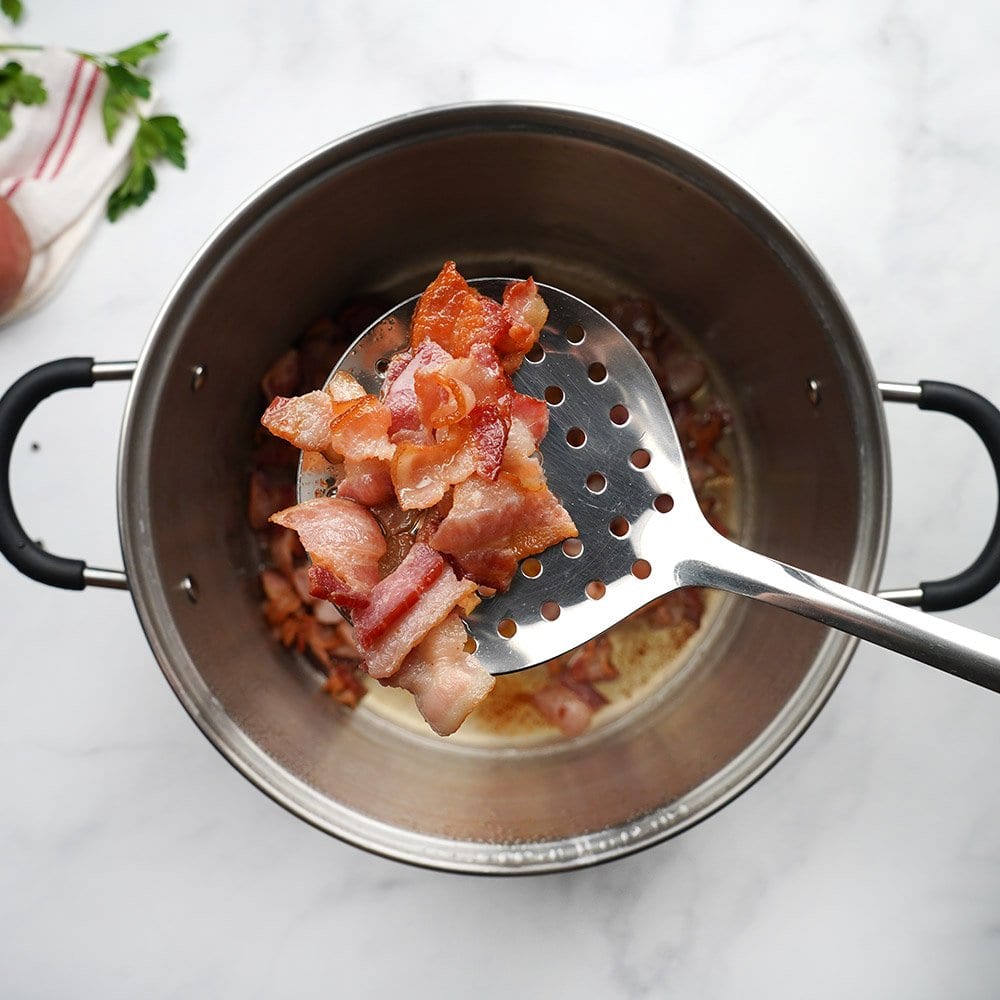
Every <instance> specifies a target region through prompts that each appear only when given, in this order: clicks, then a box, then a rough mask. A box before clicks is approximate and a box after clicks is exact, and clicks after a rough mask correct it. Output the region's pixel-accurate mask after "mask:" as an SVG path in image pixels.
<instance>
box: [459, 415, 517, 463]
mask: <svg viewBox="0 0 1000 1000" xmlns="http://www.w3.org/2000/svg"><path fill="white" fill-rule="evenodd" d="M469 420H470V423H471V424H472V432H471V434H470V436H469V438H470V441H471V442H472V453H473V456H474V460H475V469H476V472H478V473H479V475H481V476H482V477H483V478H484V479H496V477H497V475H498V474H499V472H500V464H501V463H502V462H503V453H504V449H505V448H506V447H507V435H508V433H509V432H510V417H509V416H505V414H504V412H503V411H502V410H501V408H500V407H499V406H494V405H493V404H491V403H487V404H484V405H478V404H477V405H476V406H475V407H474V408H473V410H472V413H471V414H470V415H469Z"/></svg>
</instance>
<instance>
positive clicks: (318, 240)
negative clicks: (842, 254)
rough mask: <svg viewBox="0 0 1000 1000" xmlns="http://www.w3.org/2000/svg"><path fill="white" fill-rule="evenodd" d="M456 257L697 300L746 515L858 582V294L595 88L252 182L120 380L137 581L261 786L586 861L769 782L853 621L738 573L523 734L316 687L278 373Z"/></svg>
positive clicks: (421, 124)
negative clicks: (431, 728)
mask: <svg viewBox="0 0 1000 1000" xmlns="http://www.w3.org/2000/svg"><path fill="white" fill-rule="evenodd" d="M449 258H451V259H455V260H457V261H458V262H459V266H460V268H461V270H462V271H463V273H465V274H466V275H467V276H469V277H475V276H480V275H510V276H518V275H523V274H527V273H531V274H534V276H535V277H536V278H537V279H538V280H540V281H543V282H547V283H550V284H554V285H557V286H561V287H563V288H566V289H567V290H569V291H571V292H574V293H575V294H577V295H580V296H581V297H583V298H585V299H587V300H589V301H591V302H592V303H594V304H595V305H597V306H598V307H601V306H606V305H607V304H608V303H609V302H611V301H613V300H614V299H615V298H616V297H618V296H620V295H623V294H625V295H639V296H644V297H648V298H652V299H654V300H655V301H656V302H657V303H658V304H659V305H660V307H661V308H662V309H663V310H664V311H665V312H667V313H668V314H671V315H674V316H675V317H677V318H678V319H679V320H680V322H681V323H682V324H683V325H684V326H685V327H686V328H687V329H688V330H690V331H691V332H692V334H693V336H694V338H695V340H696V342H697V346H698V350H699V351H700V352H701V353H702V354H703V355H704V356H705V357H707V359H708V360H709V363H710V365H711V366H712V368H713V369H714V371H715V373H716V375H717V378H718V380H719V381H720V382H721V385H720V388H721V389H722V391H723V394H724V395H725V397H726V399H727V402H728V403H729V405H730V406H731V407H732V409H733V410H734V413H735V425H736V428H737V442H736V444H737V451H738V454H739V460H740V464H741V469H742V475H741V480H742V483H741V493H740V498H739V502H740V509H741V518H740V539H739V540H741V541H742V542H744V543H745V544H747V545H750V546H751V547H754V548H757V549H759V550H760V551H762V552H765V553H767V554H769V555H773V556H776V557H778V558H781V559H783V560H785V561H788V562H790V563H792V564H793V565H798V566H801V567H803V568H805V569H809V570H812V571H815V572H818V573H821V574H823V575H826V576H829V577H831V578H833V579H835V580H842V581H845V582H848V583H851V584H853V585H856V586H860V587H863V588H870V587H871V586H873V584H874V583H875V581H876V580H877V576H878V572H879V570H880V567H881V558H882V550H883V545H884V540H885V517H886V502H887V468H886V455H885V449H884V428H883V424H882V415H881V411H880V408H879V405H878V403H877V400H876V398H875V393H874V387H873V380H872V375H871V372H870V370H869V368H868V363H867V359H866V358H865V355H864V352H863V349H862V348H861V346H860V343H859V341H858V338H857V336H856V334H855V332H854V330H853V327H852V325H851V322H850V319H849V317H848V316H847V315H846V313H845V311H844V309H843V307H842V305H841V303H840V302H839V300H838V299H837V297H836V295H835V293H834V292H833V290H832V288H831V287H830V285H829V283H828V281H827V280H826V278H825V276H824V275H823V274H822V272H821V271H819V269H818V268H817V266H816V265H815V263H814V262H813V260H812V259H811V257H810V256H809V255H808V253H807V252H806V251H805V250H804V249H803V248H802V247H801V245H800V244H799V243H798V242H797V241H796V240H795V238H794V236H793V235H792V234H791V233H790V232H789V231H788V230H787V229H786V228H785V227H783V226H782V225H781V224H780V223H779V222H778V221H777V220H776V219H775V218H774V217H773V215H771V214H770V213H769V212H768V211H767V210H766V209H765V208H764V207H763V206H761V205H760V203H759V202H757V201H756V200H755V199H753V198H752V197H751V196H750V195H748V194H747V192H746V191H745V190H744V189H743V188H742V187H740V186H739V185H738V184H737V183H735V182H734V181H732V180H731V179H729V178H727V177H726V176H725V175H724V174H722V173H721V172H719V171H717V170H715V169H714V168H712V167H710V166H708V165H707V164H705V162H704V161H702V160H701V159H699V158H697V157H695V156H694V155H693V154H691V153H689V152H687V151H685V150H683V149H680V148H678V147H676V146H674V145H672V144H670V143H667V142H665V141H664V140H661V139H657V138H655V137H652V136H649V135H646V134H645V133H642V132H639V131H637V130H635V129H631V128H628V127H625V126H622V125H619V124H617V123H613V122H608V121H604V120H602V119H599V118H594V117H591V116H587V115H583V114H580V113H577V112H565V111H559V110H555V109H546V108H517V107H513V106H483V107H478V108H473V107H468V108H457V109H448V110H444V111H436V112H429V113H425V114H423V115H419V116H412V117H409V118H406V119H401V120H397V121H394V122H389V123H386V124H384V125H382V126H379V127H376V128H374V129H371V130H368V131H366V132H363V133H360V134H358V135H356V136H353V137H349V138H348V139H346V140H343V141H341V142H339V143H336V144H334V145H333V146H331V147H328V148H327V149H325V150H322V151H320V152H319V153H317V154H314V155H313V156H312V157H310V158H308V159H307V160H305V161H303V162H302V163H301V164H299V165H298V166H296V167H295V168H293V169H291V170H290V171H289V172H288V173H286V174H285V175H283V176H282V177H281V178H279V179H278V180H277V181H275V182H273V183H272V184H271V185H270V186H268V187H267V188H266V189H265V190H264V191H263V192H261V193H260V194H259V195H258V196H256V197H255V199H254V200H253V201H252V202H251V203H249V204H248V205H247V206H246V207H245V208H244V209H242V210H241V211H240V212H239V213H238V214H237V215H236V216H234V217H233V219H231V220H230V221H229V222H228V223H227V224H226V225H225V226H223V227H222V229H221V230H220V231H219V232H218V233H217V234H216V236H215V237H214V239H213V241H212V242H211V243H210V244H209V245H208V247H207V248H206V249H205V250H204V251H203V252H202V254H201V255H200V257H199V258H198V259H197V260H196V262H195V263H194V264H193V265H192V267H191V268H190V269H189V271H188V273H187V274H186V275H185V276H184V277H183V278H182V280H181V281H180V283H179V284H178V286H177V288H176V289H175V291H174V292H173V294H172V296H171V298H170V300H169V302H168V304H167V306H166V307H165V309H164V310H163V312H162V314H161V316H160V318H159V319H158V321H157V324H156V328H155V330H154V332H153V334H152V335H151V337H150V340H149V342H148V344H147V347H146V349H145V351H144V354H143V357H142V359H141V363H140V366H139V371H138V373H137V376H136V379H135V382H134V385H133V390H132V393H131V396H130V402H129V410H128V414H127V418H126V426H125V432H124V435H123V445H122V461H121V469H120V517H121V528H122V538H123V546H124V549H125V558H126V565H127V569H128V572H129V576H130V579H131V581H132V587H133V593H134V597H135V600H136V604H137V607H138V609H139V612H140V615H141V616H142V619H143V623H144V626H145V628H146V631H147V634H148V635H149V637H150V641H151V643H152V645H153V647H154V650H155V651H156V653H157V656H158V659H159V661H160V663H161V665H162V667H163V669H164V672H165V673H166V675H167V677H168V679H169V680H170V682H171V684H172V685H173V686H174V688H175V690H176V691H177V693H178V695H179V696H180V697H181V700H182V701H183V702H184V704H185V705H186V707H187V708H188V710H189V711H190V712H191V713H192V715H193V716H194V718H195V719H196V721H197V722H198V723H199V725H200V726H201V727H202V728H203V729H204V730H205V732H206V733H207V734H208V735H209V736H210V738H211V739H212V740H213V741H214V742H215V743H216V744H217V745H218V746H219V747H220V749H221V750H222V751H223V752H224V753H225V754H226V755H227V756H228V757H229V758H230V759H231V760H233V762H234V763H236V764H237V766H239V767H240V769H241V770H243V771H244V772H245V773H246V774H247V775H248V776H249V777H251V778H252V779H253V780H254V781H255V782H257V783H258V784H259V785H260V786H261V787H262V788H264V790H265V791H267V792H268V793H269V794H271V795H273V796H274V797H275V798H277V799H278V800H279V801H280V802H282V803H283V804H285V805H287V806H288V807H289V808H292V809H293V810H294V811H295V812H297V813H298V814H300V815H302V816H303V817H304V818H306V819H308V820H309V821H310V822H313V823H315V824H317V825H319V826H321V827H323V828H324V829H327V830H330V831H331V832H334V833H337V834H338V835H340V836H343V837H346V838H347V839H349V840H352V841H354V842H356V843H359V844H361V845H363V846H366V847H369V848H372V849H375V850H378V851H380V852H382V853H385V854H388V855H391V856H394V857H400V858H404V859H406V860H411V861H417V862H421V863H426V864H431V865H436V866H440V867H445V868H457V869H467V870H479V871H525V870H541V869H546V868H557V867H565V866H571V865H579V864H585V863H588V862H590V861H593V860H599V859H602V858H606V857H609V856H613V855H614V854H619V853H623V852H625V851H627V850H631V849H634V848H636V847H638V846H642V845H644V844H647V843H651V842H653V841H655V840H658V839H662V838H663V837H665V836H667V835H669V834H670V833H671V832H674V831H676V830H679V829H682V828H683V827H684V826H686V825H689V824H690V823H692V822H694V821H696V820H697V819H699V818H701V817H702V816H703V815H705V814H707V813H708V812H710V811H712V810H713V809H714V808H717V807H718V806H719V805H721V804H722V803H724V802H725V801H727V800H728V799H729V798H731V797H732V796H733V795H735V794H736V793H737V792H738V791H739V790H740V789H742V788H743V787H745V786H746V785H747V784H749V783H750V782H751V781H752V780H753V779H754V778H755V777H757V776H758V775H759V774H760V773H762V772H763V771H764V770H765V769H766V768H767V767H768V766H769V765H770V764H771V763H772V762H773V761H774V760H775V759H776V758H777V757H778V756H779V755H780V754H781V753H782V752H783V751H784V750H785V749H786V748H787V746H788V745H790V743H791V742H792V741H793V740H794V738H795V737H796V736H797V735H798V733H799V732H800V731H801V730H802V728H804V726H805V725H807V724H808V722H809V721H810V720H811V718H812V717H813V715H814V714H815V712H816V711H817V710H818V708H819V707H820V706H821V704H822V702H823V700H824V699H825V697H826V696H827V694H828V693H829V691H830V690H831V689H832V687H833V685H834V684H835V682H836V680H837V678H838V677H839V674H840V671H841V670H842V668H843V665H844V663H845V662H846V658H847V655H848V654H849V652H850V650H851V649H852V647H853V640H850V639H848V638H846V637H844V636H841V635H839V634H830V633H828V631H827V630H826V629H824V628H822V627H820V626H817V625H815V624H814V623H811V622H807V621H805V620H803V619H799V618H796V617H794V616H791V615H788V614H785V613H783V612H780V611H777V610H774V609H768V608H764V607H762V606H759V605H752V603H751V602H747V601H740V600H737V599H728V598H727V599H724V600H722V601H721V602H720V603H719V606H718V608H717V609H716V614H715V615H714V626H709V627H706V628H705V629H704V630H703V632H704V634H703V635H702V636H700V637H699V638H698V639H697V640H696V641H698V646H697V648H696V649H694V650H693V652H692V657H691V662H690V663H689V664H688V666H687V667H686V668H685V670H684V673H683V675H682V677H680V678H679V680H678V682H677V683H674V684H671V685H670V686H669V688H668V689H665V690H664V692H663V693H662V696H660V697H656V698H653V699H651V700H650V702H649V704H645V705H642V706H640V707H638V708H637V709H636V710H634V711H632V712H631V713H629V714H628V715H627V716H626V717H624V718H623V719H622V720H619V722H618V723H616V724H615V725H613V726H609V727H605V728H603V729H600V730H598V731H596V732H594V733H591V734H588V735H585V736H583V737H581V738H579V739H576V740H571V741H565V742H562V743H558V744H553V745H548V746H542V747H535V748H527V749H525V748H522V749H508V750H500V749H496V748H494V749H492V750H486V749H477V748H474V747H463V746H461V745H454V744H450V743H449V742H448V741H445V740H440V739H436V738H433V737H431V736H427V737H423V736H420V735H417V734H414V733H412V732H410V731H408V730H406V729H403V728H400V727H398V726H393V725H391V724H389V723H387V722H385V721H384V720H382V719H379V718H378V717H377V716H376V715H375V714H374V713H373V712H371V711H366V710H364V708H362V709H361V710H358V711H357V712H355V713H351V712H349V711H347V710H344V709H341V708H340V707H339V706H337V705H336V704H335V703H333V702H332V701H331V700H330V699H329V698H327V697H326V696H324V695H323V694H322V693H321V692H320V690H319V680H318V677H317V674H316V673H315V671H314V670H313V669H312V668H311V667H309V666H308V665H307V664H306V663H304V662H301V661H298V660H296V659H295V658H294V657H290V656H289V654H287V653H286V652H285V651H284V650H282V649H281V648H280V647H278V645H277V644H276V643H275V642H274V641H273V640H272V639H271V638H270V636H269V635H268V632H267V628H266V626H265V624H264V622H263V620H262V618H261V615H260V601H261V596H260V592H259V589H258V584H257V568H258V566H257V558H258V556H257V549H256V546H255V544H254V540H253V538H252V535H251V533H250V531H249V529H248V527H247V524H246V505H247V476H248V471H249V452H250V445H251V437H252V435H251V428H252V427H253V426H254V423H255V422H256V421H257V420H258V419H259V416H260V410H261V401H260V395H259V389H258V383H259V379H260V376H261V374H262V373H263V372H264V371H265V370H266V368H267V367H268V365H269V364H270V362H271V361H272V360H273V359H274V358H275V357H276V356H277V355H278V354H280V353H281V351H282V350H284V349H285V348H286V347H287V346H288V345H289V344H290V343H291V342H292V341H293V340H294V339H295V338H296V337H297V336H298V334H299V333H300V332H301V330H302V329H303V328H304V327H305V326H306V325H307V324H308V323H309V322H310V321H311V320H313V319H314V318H315V317H316V316H317V315H320V314H323V313H325V312H329V311H330V310H331V309H332V308H333V307H335V306H336V305H337V304H338V303H340V302H342V301H344V300H346V299H348V298H351V297H354V296H357V295H359V294H362V293H370V292H376V293H380V294H383V295H385V296H386V297H388V298H389V299H390V300H398V299H401V298H403V297H406V296H409V295H411V294H413V293H415V292H416V291H419V290H420V288H422V287H423V286H424V285H425V284H426V282H427V281H428V280H429V279H430V278H431V277H432V276H433V274H434V273H436V271H437V269H438V268H439V267H440V265H441V262H442V261H443V260H445V259H449ZM199 365H200V366H203V368H204V369H205V373H206V377H205V378H204V380H203V384H202V385H201V388H199V389H198V390H197V391H194V390H193V388H192V378H191V372H192V369H193V368H194V367H195V366H199ZM810 380H815V381H817V382H818V383H819V384H820V402H819V404H818V405H815V404H814V403H813V402H812V401H811V399H810V394H809V391H808V385H809V382H810ZM187 577H192V578H194V580H196V581H197V587H198V600H197V602H192V601H191V600H190V599H189V597H188V596H187V594H186V592H185V590H184V589H183V588H182V581H183V580H185V578H187Z"/></svg>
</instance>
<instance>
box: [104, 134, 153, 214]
mask: <svg viewBox="0 0 1000 1000" xmlns="http://www.w3.org/2000/svg"><path fill="white" fill-rule="evenodd" d="M155 190H156V177H155V176H154V175H153V171H152V168H151V167H150V166H149V164H148V163H146V162H145V160H143V159H142V158H141V157H138V156H136V154H135V147H133V149H132V165H131V167H130V168H129V172H128V173H127V174H126V175H125V180H123V181H122V182H121V184H119V185H118V187H116V188H115V190H114V191H112V192H111V196H110V197H109V198H108V218H109V219H110V220H111V221H112V222H114V221H115V220H116V219H118V217H119V216H120V215H121V214H122V212H124V211H125V210H126V209H127V208H138V207H139V206H140V205H142V204H143V203H144V202H145V200H146V199H147V198H148V197H149V196H150V195H151V194H152V193H153V192H154V191H155Z"/></svg>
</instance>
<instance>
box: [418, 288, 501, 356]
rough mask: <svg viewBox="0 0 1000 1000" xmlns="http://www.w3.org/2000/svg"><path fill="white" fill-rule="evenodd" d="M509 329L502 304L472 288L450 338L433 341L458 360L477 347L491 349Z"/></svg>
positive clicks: (437, 338)
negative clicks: (479, 345)
mask: <svg viewBox="0 0 1000 1000" xmlns="http://www.w3.org/2000/svg"><path fill="white" fill-rule="evenodd" d="M509 328H510V319H509V318H508V317H507V316H506V315H505V314H504V311H503V308H502V307H501V305H500V303H499V302H494V301H493V299H491V298H487V297H486V296H485V295H483V294H482V293H481V292H477V291H475V290H474V289H470V290H469V293H468V295H466V297H465V301H464V302H463V303H462V308H461V310H460V311H459V313H458V317H457V318H456V320H455V325H454V327H453V329H452V331H451V335H450V336H448V337H446V338H444V339H439V337H438V336H435V337H434V339H435V340H436V341H437V342H438V343H439V344H440V345H441V346H442V347H444V348H445V350H447V351H448V353H449V354H451V355H452V356H454V357H456V358H465V357H468V356H469V352H470V351H471V350H472V348H473V346H474V345H475V344H483V345H486V346H488V347H492V346H493V345H494V344H495V343H496V342H497V341H498V340H500V339H501V338H502V337H503V336H504V335H505V334H506V333H507V331H508V329H509Z"/></svg>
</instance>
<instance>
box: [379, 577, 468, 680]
mask: <svg viewBox="0 0 1000 1000" xmlns="http://www.w3.org/2000/svg"><path fill="white" fill-rule="evenodd" d="M475 590H476V585H475V583H473V582H472V581H471V580H459V579H458V578H457V577H456V576H455V573H454V571H453V570H452V569H451V567H450V566H445V567H444V569H442V571H441V573H440V575H439V576H438V578H437V579H436V580H435V581H434V582H433V583H432V584H431V585H430V587H428V589H427V590H425V591H424V592H423V594H421V595H420V599H419V600H418V601H417V603H416V604H414V606H413V607H412V608H410V610H409V611H407V612H406V614H405V615H404V616H403V617H402V618H400V619H399V621H397V622H396V625H395V627H394V628H391V629H389V631H387V632H386V633H385V634H384V635H382V636H381V637H380V638H378V639H376V640H374V641H373V642H372V643H371V644H370V645H369V646H368V648H367V649H366V650H365V670H367V671H368V673H369V674H371V676H372V677H376V678H378V679H379V680H383V679H384V678H386V677H390V676H392V674H394V673H395V672H396V671H397V670H398V669H399V666H400V664H401V663H402V662H403V660H404V659H406V657H407V656H408V655H409V653H410V651H411V650H412V649H414V648H415V647H416V646H418V645H419V644H420V643H421V642H422V641H423V639H424V637H425V636H426V635H427V633H428V632H430V630H431V629H432V628H434V626H435V625H440V624H441V622H443V621H444V620H445V618H447V617H448V615H449V614H450V613H451V612H452V611H453V610H454V609H455V608H460V609H461V610H463V611H464V612H465V613H466V614H467V613H469V612H470V611H471V610H472V609H473V608H474V607H475V606H476V604H477V603H478V600H477V599H476V597H475Z"/></svg>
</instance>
